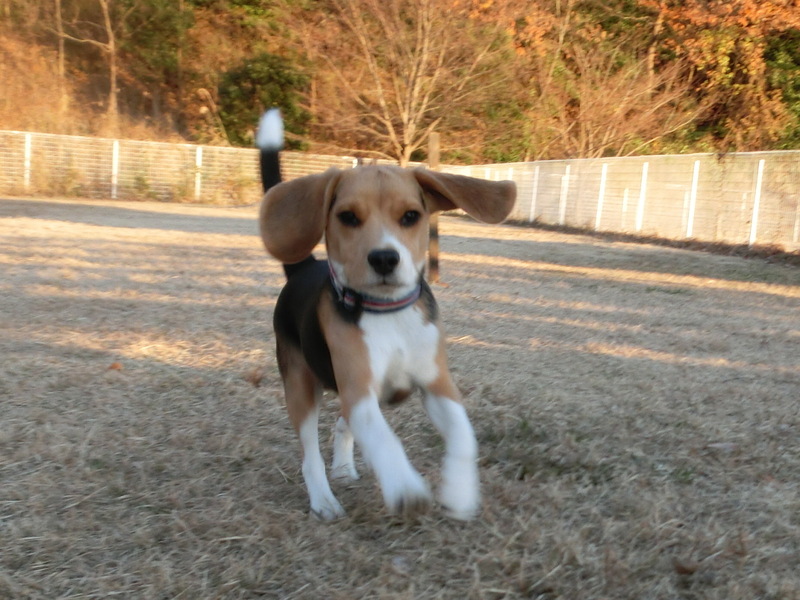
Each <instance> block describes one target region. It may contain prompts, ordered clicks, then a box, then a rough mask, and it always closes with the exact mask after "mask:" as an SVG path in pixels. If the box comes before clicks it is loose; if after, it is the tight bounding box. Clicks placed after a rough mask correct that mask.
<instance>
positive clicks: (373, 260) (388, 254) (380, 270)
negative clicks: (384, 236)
mask: <svg viewBox="0 0 800 600" xmlns="http://www.w3.org/2000/svg"><path fill="white" fill-rule="evenodd" d="M367 262H369V264H370V266H371V267H372V268H373V269H374V270H375V272H376V273H377V274H378V275H388V274H389V273H391V272H392V271H394V270H395V268H396V267H397V265H398V263H399V262H400V254H399V253H398V252H397V250H373V251H372V252H370V253H369V255H368V256H367Z"/></svg>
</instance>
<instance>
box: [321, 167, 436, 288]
mask: <svg viewBox="0 0 800 600" xmlns="http://www.w3.org/2000/svg"><path fill="white" fill-rule="evenodd" d="M326 244H327V248H328V260H329V261H330V263H331V266H332V268H333V270H334V272H335V274H336V277H337V278H338V279H339V282H340V283H341V284H342V285H343V286H345V287H349V288H352V289H354V290H356V291H358V292H361V293H365V294H368V295H371V296H377V297H381V298H387V299H392V298H400V297H402V296H404V295H406V294H408V293H409V292H410V291H411V290H412V289H413V288H414V287H415V286H416V285H417V283H418V280H419V277H420V274H421V272H422V269H423V267H424V265H425V253H426V251H427V245H428V213H427V210H426V208H425V205H424V204H423V202H422V192H421V190H420V187H419V185H418V184H417V182H416V179H415V178H414V177H413V175H411V174H410V173H405V172H403V171H397V170H389V169H381V168H375V167H370V168H358V169H353V170H352V171H348V172H346V173H345V174H344V175H343V176H342V178H341V181H340V182H339V186H338V187H337V190H336V198H335V200H334V202H333V205H332V207H331V211H330V214H329V215H328V222H327V228H326ZM374 251H394V252H396V253H397V258H398V260H397V265H396V266H395V267H394V268H393V269H392V270H391V272H388V273H385V274H382V273H380V272H378V271H377V270H376V269H375V268H374V267H373V266H372V265H371V264H370V259H369V257H370V253H372V252H374Z"/></svg>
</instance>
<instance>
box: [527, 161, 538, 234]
mask: <svg viewBox="0 0 800 600" xmlns="http://www.w3.org/2000/svg"><path fill="white" fill-rule="evenodd" d="M538 194H539V165H536V166H535V167H534V168H533V192H531V210H530V212H529V213H528V222H529V223H533V222H534V220H535V219H536V196H537V195H538Z"/></svg>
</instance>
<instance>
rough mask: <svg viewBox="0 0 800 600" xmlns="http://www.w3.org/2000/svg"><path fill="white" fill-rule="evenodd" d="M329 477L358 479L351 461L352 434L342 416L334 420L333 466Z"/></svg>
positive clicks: (353, 462)
mask: <svg viewBox="0 0 800 600" xmlns="http://www.w3.org/2000/svg"><path fill="white" fill-rule="evenodd" d="M331 477H333V478H334V479H345V480H347V479H349V480H351V481H352V480H356V479H358V471H357V470H356V464H355V461H354V460H353V432H352V431H350V426H349V425H348V424H347V421H346V420H345V418H344V417H343V416H340V417H339V418H338V419H337V420H336V426H335V427H334V429H333V464H332V465H331Z"/></svg>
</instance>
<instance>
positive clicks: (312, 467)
mask: <svg viewBox="0 0 800 600" xmlns="http://www.w3.org/2000/svg"><path fill="white" fill-rule="evenodd" d="M278 357H279V363H280V367H281V374H282V375H283V385H284V390H285V392H286V407H287V409H288V411H289V420H290V421H291V422H292V425H293V426H294V428H295V430H296V431H297V433H298V435H299V437H300V444H301V445H302V447H303V479H304V480H305V482H306V488H307V489H308V497H309V499H310V501H311V512H312V513H313V514H314V515H316V516H317V517H319V518H320V519H322V520H324V521H330V520H333V519H337V518H339V517H343V516H344V514H345V512H344V509H343V508H342V505H341V504H339V501H338V500H337V499H336V497H335V496H334V495H333V492H332V491H331V486H330V484H329V483H328V477H327V475H326V473H325V461H324V460H323V459H322V454H321V453H320V448H319V410H320V402H321V400H322V386H321V385H320V383H319V381H318V380H317V378H316V377H315V376H314V374H313V373H312V371H311V369H310V368H309V366H308V364H306V361H305V359H304V358H303V356H302V354H301V352H300V350H299V349H297V348H295V347H294V346H292V345H288V344H287V345H285V346H282V345H281V344H280V343H279V345H278Z"/></svg>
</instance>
